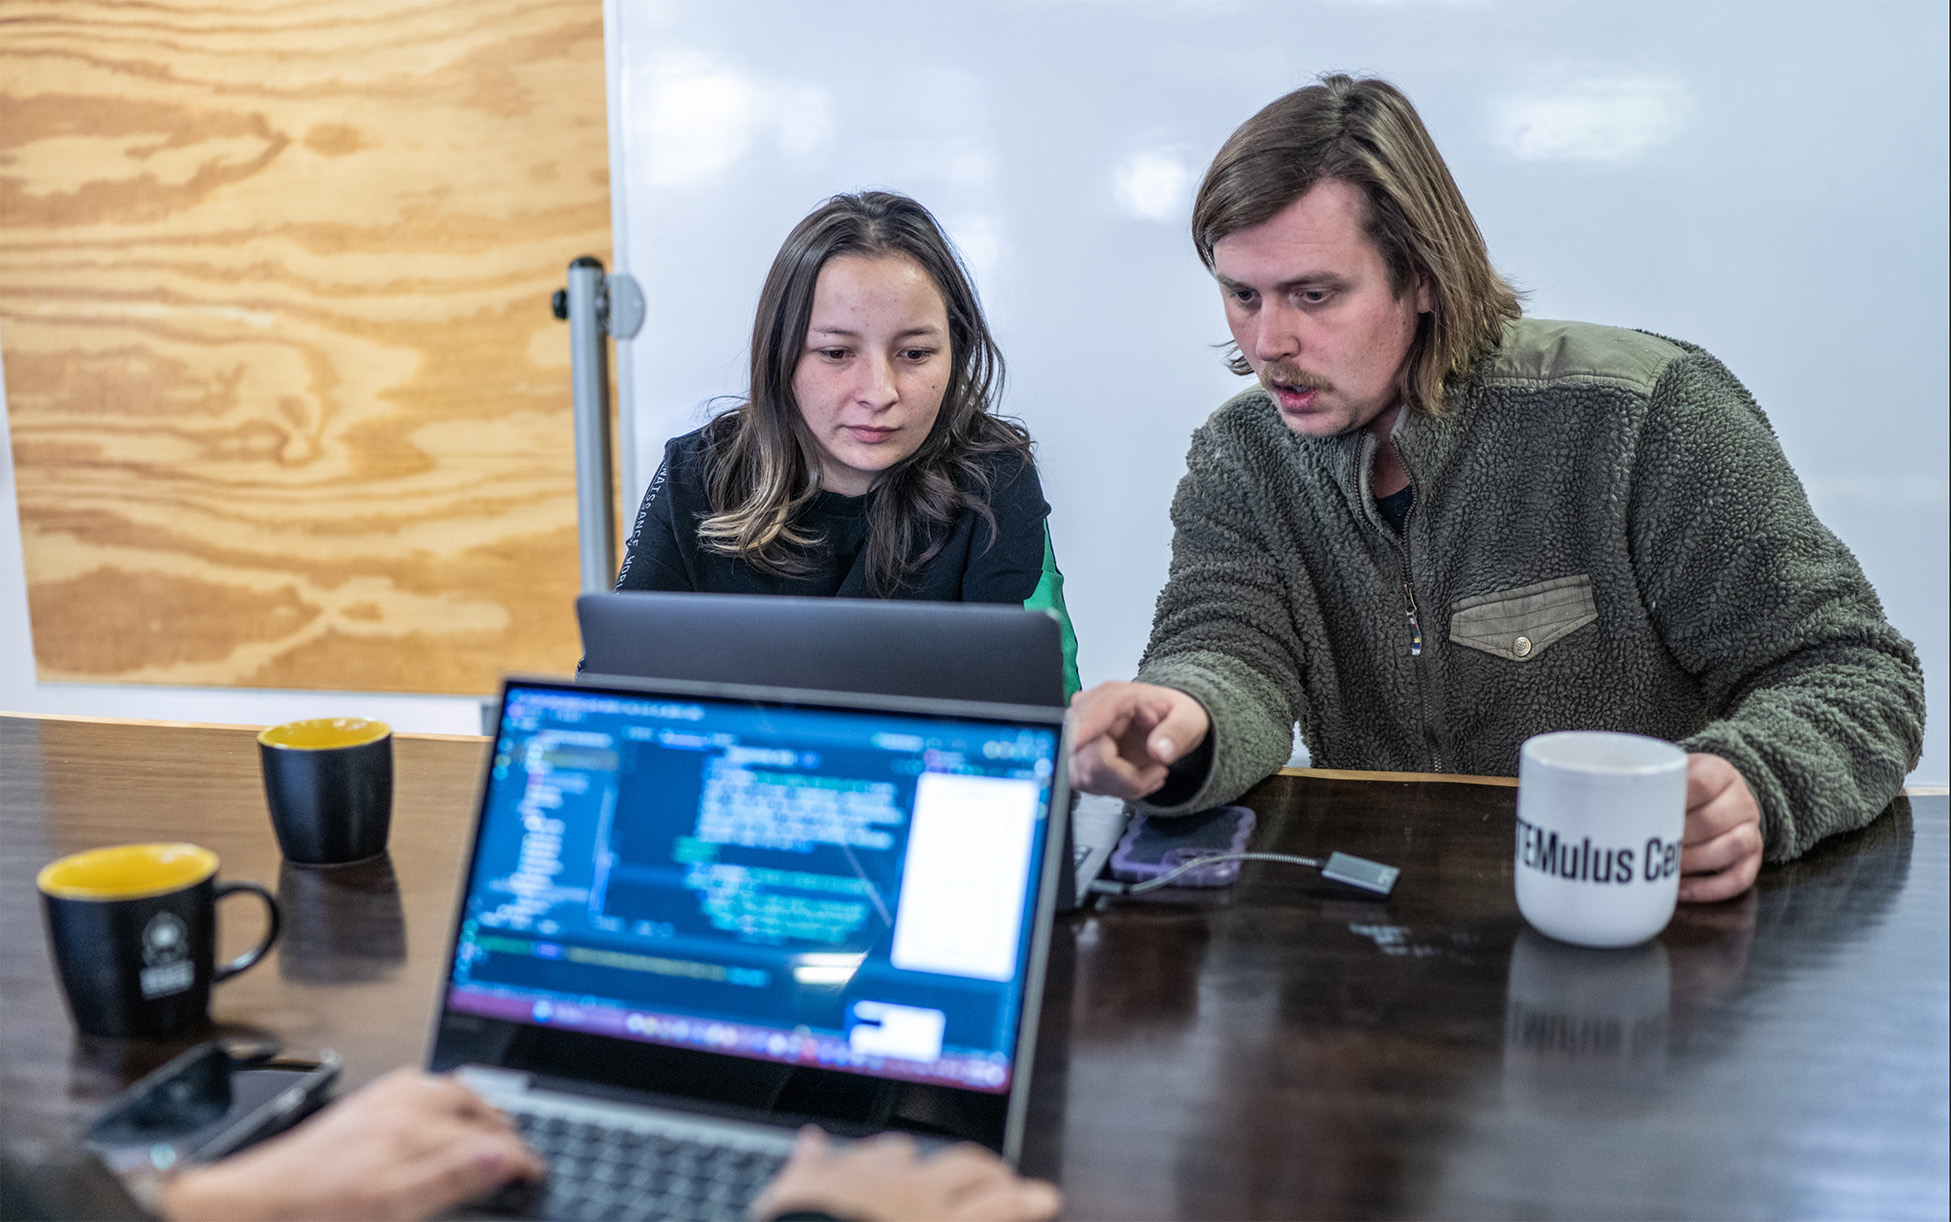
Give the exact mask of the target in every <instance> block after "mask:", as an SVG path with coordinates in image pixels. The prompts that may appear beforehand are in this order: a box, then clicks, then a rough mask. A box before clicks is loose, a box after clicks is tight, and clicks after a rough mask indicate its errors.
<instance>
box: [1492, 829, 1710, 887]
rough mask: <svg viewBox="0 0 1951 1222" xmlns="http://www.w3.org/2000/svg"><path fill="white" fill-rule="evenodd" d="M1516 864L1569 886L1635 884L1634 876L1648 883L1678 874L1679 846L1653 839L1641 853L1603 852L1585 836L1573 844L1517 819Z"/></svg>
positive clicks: (1620, 849) (1629, 850) (1627, 850)
mask: <svg viewBox="0 0 1951 1222" xmlns="http://www.w3.org/2000/svg"><path fill="white" fill-rule="evenodd" d="M1517 861H1518V864H1519V865H1521V866H1525V867H1527V868H1529V869H1532V870H1540V871H1542V872H1544V873H1546V874H1549V875H1551V876H1553V877H1554V878H1563V879H1568V880H1570V881H1572V882H1581V883H1622V884H1623V883H1630V882H1633V881H1635V874H1636V873H1637V874H1639V875H1643V876H1644V877H1643V881H1645V882H1649V883H1651V882H1658V881H1659V880H1660V879H1663V878H1666V877H1668V876H1669V875H1672V874H1677V873H1679V872H1680V842H1679V841H1678V840H1662V839H1660V838H1659V837H1657V836H1655V837H1652V838H1651V839H1649V840H1647V842H1646V845H1645V847H1644V849H1636V848H1632V847H1618V848H1606V847H1604V846H1603V845H1594V844H1593V843H1592V838H1591V837H1590V836H1585V837H1582V838H1580V840H1579V841H1578V843H1576V844H1574V843H1572V841H1571V840H1569V839H1560V837H1559V835H1558V833H1557V832H1555V831H1552V830H1551V829H1549V828H1543V827H1539V826H1538V825H1537V824H1535V823H1527V822H1526V821H1525V820H1524V819H1523V818H1522V817H1521V816H1520V817H1519V819H1518V821H1517ZM1636 865H1637V869H1636V868H1635V867H1636Z"/></svg>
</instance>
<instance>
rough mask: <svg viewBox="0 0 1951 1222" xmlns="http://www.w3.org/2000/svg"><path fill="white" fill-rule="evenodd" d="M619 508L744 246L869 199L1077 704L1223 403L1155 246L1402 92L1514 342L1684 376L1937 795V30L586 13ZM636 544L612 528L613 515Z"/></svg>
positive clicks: (1541, 16) (1511, 19)
mask: <svg viewBox="0 0 1951 1222" xmlns="http://www.w3.org/2000/svg"><path fill="white" fill-rule="evenodd" d="M607 18H608V21H609V46H610V55H611V59H612V64H611V95H610V96H611V128H612V154H611V162H612V175H611V192H612V205H613V209H614V211H615V214H616V218H617V232H616V251H617V260H618V266H619V267H620V268H621V269H623V270H627V271H630V272H631V273H633V274H634V275H635V276H636V278H637V279H638V281H639V282H640V283H641V284H642V286H643V287H644V290H645V292H646V295H647V297H648V301H649V316H648V321H647V323H646V325H645V327H644V330H643V331H642V332H641V333H640V334H639V336H638V337H637V339H635V340H634V341H631V342H629V343H626V344H623V345H621V352H620V356H619V378H620V387H621V391H622V393H623V395H624V396H625V402H626V403H627V405H628V411H627V412H626V417H625V427H626V444H625V445H624V446H623V447H622V448H623V452H624V460H623V461H624V464H625V471H624V486H625V487H626V488H628V489H630V490H632V495H633V497H634V496H635V495H638V494H640V493H641V490H642V488H643V486H644V484H645V483H646V482H647V481H648V479H649V477H650V475H651V473H652V472H653V471H654V470H655V467H656V463H657V461H658V456H659V454H660V453H661V447H662V444H663V441H664V440H665V439H666V438H667V437H669V436H671V435H674V434H676V433H679V432H682V431H685V430H688V429H690V428H693V427H696V425H697V424H698V423H699V422H700V421H701V420H702V419H703V418H704V414H705V405H706V403H707V401H708V400H710V399H711V398H712V397H713V396H717V395H735V394H737V393H738V392H739V391H740V390H741V389H742V387H743V361H744V349H745V341H746V337H747V335H748V333H749V330H750V326H751V311H752V308H753V304H754V302H755V301H756V299H757V296H758V290H759V285H760V281H761V279H762V278H763V276H764V273H765V269H766V266H767V264H768V263H769V262H770V260H771V257H772V255H773V252H774V251H775V250H776V249H777V247H778V244H779V242H780V240H781V239H782V238H783V237H784V236H785V234H786V231H787V230H788V229H789V228H790V227H791V226H792V224H793V223H794V222H795V221H796V220H798V218H799V217H800V216H802V215H803V214H804V213H805V212H807V211H808V210H809V209H810V208H811V207H812V206H813V205H815V204H816V203H817V202H818V201H819V200H820V199H822V198H824V197H825V196H827V195H830V194H832V193H834V192H837V191H842V190H854V189H859V188H862V187H868V186H885V187H891V188H894V189H897V190H902V191H906V192H908V193H910V194H912V195H914V196H916V197H917V198H918V199H920V200H921V201H922V202H923V203H925V204H927V205H929V206H930V207H931V208H932V209H933V210H935V212H936V213H937V215H938V216H939V217H940V218H941V219H942V220H943V222H944V223H945V224H946V226H947V227H948V228H949V230H950V231H951V235H952V236H953V237H954V238H955V240H956V241H957V242H958V244H959V245H960V247H961V249H962V251H963V253H964V255H965V256H966V257H967V259H968V262H969V263H970V265H971V267H972V270H973V271H974V272H975V275H976V278H977V280H978V284H979V288H980V290H981V292H982V293H983V296H984V300H985V302H986V304H987V307H988V309H989V313H990V318H991V321H992V323H993V324H994V325H995V328H996V331H997V333H998V337H999V339H1000V341H1001V343H1002V345H1003V349H1004V351H1005V353H1006V354H1007V355H1008V358H1009V362H1010V375H1011V381H1010V386H1011V390H1010V395H1009V398H1008V400H1007V404H1006V406H1007V408H1008V410H1010V411H1011V412H1013V413H1014V414H1016V415H1018V416H1019V417H1021V418H1022V419H1023V420H1024V421H1025V422H1026V423H1027V424H1028V425H1029V426H1030V429H1031V431H1032V432H1033V433H1034V434H1035V435H1036V437H1037V439H1038V442H1039V447H1040V448H1039V458H1040V463H1041V466H1042V473H1043V479H1044V484H1045V488H1046V490H1047V492H1048V495H1049V499H1050V501H1051V503H1052V505H1053V508H1054V513H1053V521H1052V525H1053V530H1054V533H1055V538H1056V543H1057V550H1058V556H1059V558H1060V560H1061V561H1062V563H1063V566H1064V569H1065V572H1066V574H1067V577H1068V581H1067V587H1066V588H1067V593H1068V596H1069V600H1070V606H1071V610H1072V613H1073V616H1074V618H1075V620H1076V623H1077V629H1078V635H1079V638H1080V642H1081V654H1080V661H1081V663H1082V669H1083V674H1084V678H1085V681H1086V682H1087V683H1089V682H1095V681H1097V680H1100V679H1105V678H1112V677H1120V676H1125V675H1128V674H1130V672H1131V670H1132V668H1133V667H1134V665H1135V663H1136V660H1137V657H1138V654H1139V652H1140V650H1141V649H1142V647H1143V645H1144V641H1145V638H1146V635H1147V632H1148V630H1149V627H1150V620H1151V610H1152V604H1153V600H1154V597H1155V596H1156V593H1157V590H1158V588H1159V586H1160V584H1161V583H1162V581H1163V579H1164V576H1165V569H1166V561H1167V558H1168V553H1169V547H1170V528H1169V523H1168V521H1167V517H1166V509H1167V505H1168V502H1169V499H1170V496H1171V493H1172V489H1173V486H1174V484H1175V483H1176V482H1177V480H1178V478H1179V475H1180V474H1181V472H1182V471H1183V458H1184V452H1185V443H1186V438H1187V435H1188V434H1189V433H1190V432H1191V430H1192V429H1193V428H1194V427H1195V426H1196V425H1197V424H1198V423H1200V422H1201V421H1202V420H1203V419H1204V418H1205V417H1206V415H1207V413H1209V412H1210V411H1211V410H1212V408H1213V407H1215V406H1217V404H1218V403H1219V402H1220V401H1221V400H1222V399H1223V398H1225V397H1226V396H1227V395H1229V394H1231V393H1232V392H1233V391H1234V390H1235V389H1237V388H1238V387H1239V385H1240V383H1239V382H1238V381H1237V380H1236V379H1234V378H1233V377H1232V376H1231V375H1229V374H1227V373H1225V372H1224V370H1223V369H1222V368H1221V366H1220V364H1219V361H1218V358H1217V356H1216V354H1215V352H1214V350H1213V348H1212V346H1211V345H1213V344H1214V343H1215V342H1216V341H1219V340H1221V339H1223V338H1224V336H1225V330H1224V327H1223V325H1222V320H1221V316H1220V311H1219V305H1218V300H1217V294H1216V293H1215V291H1214V290H1213V288H1212V286H1211V282H1210V280H1209V278H1208V277H1207V276H1206V275H1205V273H1204V271H1203V269H1202V268H1201V267H1200V265H1199V263H1198V260H1197V258H1196V257H1195V255H1194V253H1193V250H1192V246H1191V243H1190V241H1189V239H1188V238H1187V235H1186V221H1187V217H1188V215H1189V213H1190V201H1191V193H1192V190H1193V188H1194V187H1195V186H1196V182H1197V178H1198V175H1199V174H1200V173H1201V172H1202V171H1203V169H1204V167H1205V164H1206V162H1207V160H1208V159H1210V157H1211V156H1212V154H1213V152H1214V151H1215V150H1216V149H1217V148H1218V146H1219V144H1220V142H1221V140H1223V139H1224V138H1225V136H1226V135H1227V133H1228V132H1230V131H1231V130H1232V129H1233V127H1235V126H1236V125H1237V124H1238V123H1240V122H1241V121H1242V120H1244V119H1245V118H1246V117H1247V116H1248V115H1250V114H1251V113H1253V111H1255V110H1256V109H1258V108H1259V107H1260V106H1262V105H1264V104H1265V103H1266V102H1268V101H1270V100H1272V99H1273V98H1274V97H1276V96H1277V95H1279V94H1280V93H1282V92H1284V91H1285V90H1287V89H1290V88H1292V87H1294V86H1296V85H1298V84H1302V83H1305V82H1306V81H1308V80H1310V79H1312V78H1313V77H1314V76H1315V75H1317V74H1318V73H1320V72H1323V71H1328V70H1348V71H1353V72H1357V73H1375V74H1379V75H1384V76H1387V77H1389V78H1390V79H1392V80H1394V81H1395V82H1396V83H1397V84H1399V85H1401V86H1402V87H1404V88H1405V89H1406V90H1407V91H1408V92H1409V94H1410V96H1411V97H1412V98H1414V99H1415V101H1416V102H1417V105H1418V107H1419V108H1420V110H1421V111H1422V114H1423V116H1424V119H1425V121H1426V122H1427V123H1428V124H1429V126H1430V128H1431V129H1432V131H1433V133H1434V135H1435V137H1436V140H1437V142H1438V144H1439V145H1440V146H1441V148H1442V149H1443V151H1444V154H1445V156H1446V157H1447V158H1448V160H1449V163H1450V166H1451V168H1452V170H1453V172H1454V173H1455V175H1456V177H1457V179H1458V181H1459V182H1460V183H1461V185H1462V187H1463V191H1464V194H1465V196H1466V197H1467V198H1468V199H1469V200H1470V202H1471V204H1472V206H1473V208H1474V209H1475V211H1476V214H1477V218H1478V221H1479V223H1480V224H1481V225H1482V226H1483V229H1484V231H1485V233H1486V235H1487V236H1488V238H1489V241H1490V245H1491V251H1492V255H1493V257H1494V258H1495V259H1496V261H1497V262H1498V264H1499V266H1500V267H1501V268H1502V269H1503V270H1504V271H1505V272H1506V273H1507V274H1508V275H1510V276H1511V277H1512V278H1513V279H1515V280H1516V281H1517V282H1518V283H1519V284H1520V285H1521V286H1523V287H1525V288H1528V289H1529V290H1530V292H1531V299H1530V303H1529V311H1530V312H1531V313H1532V314H1534V315H1536V316H1540V317H1546V318H1578V319H1585V320H1589V321H1594V322H1602V323H1611V324H1618V325H1626V326H1635V327H1643V328H1646V329H1648V330H1653V331H1658V332H1661V333H1664V334H1668V335H1673V336H1678V337H1681V338H1685V339H1688V340H1692V341H1694V342H1696V343H1700V344H1703V345H1705V346H1706V347H1708V348H1709V349H1711V350H1712V351H1713V352H1714V353H1716V354H1717V355H1718V356H1720V357H1721V358H1722V359H1723V360H1725V361H1726V362H1727V363H1728V364H1729V365H1730V367H1732V368H1733V369H1734V370H1735V372H1736V373H1737V374H1739V375H1740V376H1741V377H1742V378H1743V379H1744V380H1745V381H1746V382H1747V384H1748V385H1749V387H1750V388H1751V389H1752V390H1753V391H1754V393H1755V395H1756V396H1757V398H1758V399H1759V400H1760V401H1761V403H1762V405H1763V406H1764V407H1765V408H1766V409H1767V410H1768V412H1769V413H1770V415H1771V417H1772V419H1773V420H1774V422H1775V425H1776V428H1777V430H1778V432H1779V433H1780V435H1781V437H1782V441H1783V444H1784V446H1785V447H1786V449H1787V451H1788V454H1789V457H1790V459H1791V461H1793V462H1794V463H1795V465H1796V468H1797V470H1798V471H1799V472H1800V473H1801V475H1802V477H1803V479H1804V481H1805V482H1806V484H1807V485H1808V488H1809V492H1810V496H1811V499H1812V500H1813V502H1814V504H1815V507H1816V510H1817V512H1818V513H1819V514H1820V515H1821V516H1822V518H1823V520H1824V521H1825V522H1827V523H1828V524H1829V525H1830V526H1831V527H1832V528H1833V529H1835V530H1836V532H1837V533H1838V534H1839V535H1841V536H1842V537H1843V539H1844V540H1845V541H1847V542H1848V543H1849V545H1850V546H1851V547H1852V548H1853V549H1854V550H1855V551H1856V554H1857V556H1858V557H1859V558H1860V559H1861V560H1862V562H1863V565H1864V567H1865V569H1866V570H1867V571H1868V572H1869V575H1870V578H1871V580H1872V581H1873V582H1874V583H1875V585H1876V587H1877V589H1878V591H1879V592H1880V593H1881V595H1882V596H1883V599H1884V602H1885V604H1886V607H1887V608H1888V610H1889V613H1890V616H1891V618H1892V620H1893V621H1894V622H1895V623H1896V624H1897V625H1898V627H1900V628H1901V629H1902V630H1903V631H1904V632H1905V633H1906V634H1908V635H1909V636H1910V637H1911V639H1912V640H1914V641H1915V642H1916V643H1917V645H1918V647H1919V650H1920V652H1921V653H1922V655H1923V657H1924V661H1925V670H1926V683H1927V686H1928V689H1929V693H1930V725H1929V727H1928V739H1927V747H1926V755H1925V759H1924V763H1923V765H1922V767H1921V768H1920V769H1919V771H1918V772H1917V773H1916V774H1915V777H1914V778H1913V779H1914V780H1917V781H1920V782H1924V781H1930V782H1932V783H1943V780H1944V778H1945V777H1946V775H1947V774H1948V773H1951V758H1948V757H1947V751H1946V741H1947V739H1946V732H1945V726H1946V723H1947V705H1946V703H1945V700H1944V692H1945V687H1946V681H1947V673H1946V659H1947V652H1948V651H1947V641H1946V638H1947V618H1946V609H1945V603H1946V586H1947V575H1946V574H1947V569H1946V553H1947V507H1948V506H1951V497H1948V496H1947V478H1946V477H1947V457H1946V455H1947V437H1946V382H1945V368H1946V360H1947V353H1946V333H1947V326H1948V325H1951V320H1947V310H1946V295H1945V286H1946V272H1947V246H1946V225H1947V218H1946V201H1947V196H1946V144H1947V124H1946V111H1947V104H1948V103H1947V81H1946V57H1945V53H1944V48H1945V45H1946V36H1947V25H1946V9H1945V6H1944V5H1943V4H1941V3H1903V2H1889V3H1879V4H1857V3H1843V4H1814V5H1810V4H1789V3H1766V4H1750V3H1721V4H1695V5H1653V4H1645V3H1637V2H1629V3H1623V4H1618V3H1579V4H1538V3H1527V4H1500V3H1295V2H1289V0H1276V2H1272V3H1251V2H1244V0H1242V2H1234V3H1226V2H1207V3H1192V2H1184V3H1146V4H1138V3H1130V4H1123V3H1049V2H1041V3H928V4H883V3H876V2H872V0H869V2H866V3H861V2H858V0H852V2H849V0H835V2H829V3H821V4H811V5H809V4H800V3H793V2H791V0H740V2H736V3H723V2H714V0H677V2H669V3H639V2H637V0H608V5H607ZM632 509H634V504H633V506H632Z"/></svg>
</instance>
